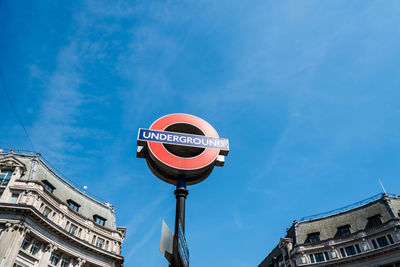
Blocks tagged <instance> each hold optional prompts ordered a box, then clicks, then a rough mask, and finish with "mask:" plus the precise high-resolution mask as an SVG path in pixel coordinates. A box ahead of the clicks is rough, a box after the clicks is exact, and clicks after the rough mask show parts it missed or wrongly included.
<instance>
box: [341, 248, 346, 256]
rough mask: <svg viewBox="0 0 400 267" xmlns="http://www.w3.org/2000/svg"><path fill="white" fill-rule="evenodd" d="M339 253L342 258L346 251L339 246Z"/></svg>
mask: <svg viewBox="0 0 400 267" xmlns="http://www.w3.org/2000/svg"><path fill="white" fill-rule="evenodd" d="M340 254H342V257H343V258H344V257H346V253H345V252H344V249H343V248H340Z"/></svg>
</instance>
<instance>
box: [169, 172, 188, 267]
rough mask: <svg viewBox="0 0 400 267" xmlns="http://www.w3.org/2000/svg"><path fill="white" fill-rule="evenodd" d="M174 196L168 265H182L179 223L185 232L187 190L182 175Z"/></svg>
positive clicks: (176, 266)
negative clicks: (170, 252) (173, 220)
mask: <svg viewBox="0 0 400 267" xmlns="http://www.w3.org/2000/svg"><path fill="white" fill-rule="evenodd" d="M174 194H175V197H176V213H175V233H174V246H173V262H172V264H171V265H170V267H180V266H182V264H181V260H180V256H179V251H178V242H179V224H180V225H181V227H182V231H183V233H185V200H186V197H187V195H188V194H189V191H188V190H187V189H186V181H185V179H184V178H183V177H180V178H179V180H178V183H177V185H176V190H175V191H174Z"/></svg>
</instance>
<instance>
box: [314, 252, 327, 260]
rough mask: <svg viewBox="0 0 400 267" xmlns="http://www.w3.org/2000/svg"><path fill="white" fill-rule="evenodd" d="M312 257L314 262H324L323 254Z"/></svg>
mask: <svg viewBox="0 0 400 267" xmlns="http://www.w3.org/2000/svg"><path fill="white" fill-rule="evenodd" d="M314 256H315V261H316V262H321V261H325V258H324V254H322V253H315V254H314Z"/></svg>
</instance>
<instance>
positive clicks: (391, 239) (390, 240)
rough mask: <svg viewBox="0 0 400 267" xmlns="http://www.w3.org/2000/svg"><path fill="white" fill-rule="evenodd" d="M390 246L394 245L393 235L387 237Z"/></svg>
mask: <svg viewBox="0 0 400 267" xmlns="http://www.w3.org/2000/svg"><path fill="white" fill-rule="evenodd" d="M387 237H388V239H389V242H390V244H394V241H393V237H392V236H391V235H387Z"/></svg>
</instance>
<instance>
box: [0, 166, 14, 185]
mask: <svg viewBox="0 0 400 267" xmlns="http://www.w3.org/2000/svg"><path fill="white" fill-rule="evenodd" d="M12 174H13V171H11V170H4V169H3V170H0V185H7V184H8V182H9V181H10V179H11V176H12Z"/></svg>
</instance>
